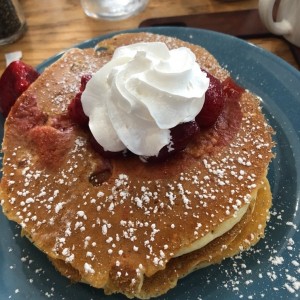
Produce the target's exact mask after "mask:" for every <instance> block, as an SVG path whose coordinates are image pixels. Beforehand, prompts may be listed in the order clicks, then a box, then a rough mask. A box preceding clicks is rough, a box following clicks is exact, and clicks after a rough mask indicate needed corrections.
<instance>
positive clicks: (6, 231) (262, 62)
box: [0, 27, 300, 300]
mask: <svg viewBox="0 0 300 300" xmlns="http://www.w3.org/2000/svg"><path fill="white" fill-rule="evenodd" d="M138 31H151V32H154V33H160V34H165V35H170V36H176V37H178V38H180V39H182V40H186V41H188V42H192V43H195V44H198V45H201V46H203V47H205V48H207V49H208V50H209V51H210V52H211V53H212V54H213V55H214V56H215V57H216V58H217V59H218V60H219V62H220V63H221V65H222V66H224V67H225V68H227V69H228V70H229V71H230V72H231V74H232V76H233V78H235V79H236V80H237V81H238V82H239V83H240V84H241V85H242V86H244V87H246V88H247V89H249V90H251V91H253V92H254V93H256V94H257V95H259V96H261V97H262V99H263V103H262V105H263V112H264V113H265V114H266V117H267V118H268V120H269V122H270V124H271V125H272V126H273V128H274V129H275V130H276V135H275V141H276V143H277V146H276V149H275V151H276V158H275V159H274V160H273V162H272V164H271V166H270V171H269V175H268V178H269V180H270V183H271V187H272V191H273V197H274V200H273V202H274V204H273V207H272V213H271V219H270V222H269V224H268V228H267V231H266V237H265V239H263V240H261V241H260V242H259V243H258V244H257V245H256V246H255V247H253V248H252V249H251V250H249V251H247V252H245V253H243V254H241V255H239V256H237V257H235V258H233V259H227V260H225V261H224V262H223V263H222V264H221V265H215V266H211V267H208V268H205V269H202V270H199V271H197V272H194V273H192V274H190V275H189V276H187V277H186V278H184V279H182V280H180V281H179V283H178V286H177V287H176V288H175V289H173V290H171V291H169V293H168V294H166V295H165V296H162V297H160V298H159V299H172V300H173V299H198V300H200V299H241V298H244V299H260V298H265V299H296V298H298V297H299V294H300V251H299V250H300V233H299V230H298V229H297V228H298V225H299V221H300V213H299V202H300V174H299V172H300V141H299V136H300V120H299V112H300V73H299V72H298V71H297V70H296V69H294V68H293V67H291V66H290V65H289V64H287V63H286V62H284V61H283V60H281V59H280V58H278V57H276V56H274V55H273V54H270V53H268V52H266V51H264V50H262V49H260V48H258V47H256V46H254V45H252V44H249V43H246V42H245V41H242V40H240V39H237V38H234V37H231V36H228V35H224V34H220V33H216V32H211V31H205V30H198V29H190V28H176V27H171V28H167V27H166V28H149V29H148V28H147V29H146V28H145V29H135V30H131V32H138ZM113 34H116V33H113ZM113 34H109V35H105V36H101V37H98V38H95V39H92V40H89V41H86V42H84V43H82V44H80V45H77V46H78V47H81V48H86V47H93V46H95V45H96V44H97V43H98V42H99V41H100V40H102V39H104V38H108V37H111V36H112V35H113ZM60 55H61V54H58V55H56V56H54V57H52V58H50V59H48V60H47V61H45V62H44V63H42V64H41V65H40V66H39V67H38V70H39V71H42V70H43V69H44V68H45V67H47V66H48V65H50V64H51V63H52V62H54V61H55V60H57V59H58V58H59V57H60ZM2 123H3V120H2ZM1 136H3V129H2V128H1ZM1 139H2V137H1ZM0 228H1V237H0V272H1V273H0V299H22V300H24V299H49V298H50V299H66V300H68V299H72V300H79V299H80V300H81V299H84V300H86V299H93V300H99V299H111V300H112V299H114V300H115V299H125V297H124V296H121V295H112V296H105V295H104V294H103V292H102V290H96V289H94V288H91V287H89V286H87V285H85V284H72V283H70V282H69V280H67V279H65V278H64V277H62V276H61V275H60V274H59V273H57V272H56V271H55V269H54V268H53V267H52V265H51V263H50V262H49V261H48V259H47V258H46V256H45V255H44V254H43V253H41V252H40V251H38V250H37V249H36V248H35V247H34V246H33V245H32V244H31V243H30V242H28V241H27V240H26V238H22V237H21V236H20V228H19V226H16V225H15V224H14V223H12V222H10V221H8V220H7V219H6V218H5V217H4V216H3V214H2V213H0Z"/></svg>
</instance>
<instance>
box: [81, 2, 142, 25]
mask: <svg viewBox="0 0 300 300" xmlns="http://www.w3.org/2000/svg"><path fill="white" fill-rule="evenodd" d="M147 4H148V0H81V5H82V8H83V10H84V12H85V14H86V15H88V16H89V17H92V18H95V19H107V20H121V19H126V18H128V17H130V16H133V15H135V14H137V13H139V12H140V11H142V10H143V9H144V8H145V7H146V5H147Z"/></svg>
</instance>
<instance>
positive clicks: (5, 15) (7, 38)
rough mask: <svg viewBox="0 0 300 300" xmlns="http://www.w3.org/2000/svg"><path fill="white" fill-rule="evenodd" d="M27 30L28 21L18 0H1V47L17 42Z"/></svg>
mask: <svg viewBox="0 0 300 300" xmlns="http://www.w3.org/2000/svg"><path fill="white" fill-rule="evenodd" d="M25 30H26V21H25V17H24V14H23V12H22V10H21V7H20V4H19V2H18V1H17V0H0V45H5V44H9V43H12V42H14V41H15V40H17V39H18V38H19V37H21V35H22V34H23V33H24V32H25Z"/></svg>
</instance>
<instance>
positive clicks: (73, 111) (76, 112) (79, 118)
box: [68, 75, 92, 127]
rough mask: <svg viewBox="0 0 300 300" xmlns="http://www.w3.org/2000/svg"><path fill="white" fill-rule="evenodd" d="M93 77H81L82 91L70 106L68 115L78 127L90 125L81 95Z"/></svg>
mask: <svg viewBox="0 0 300 300" xmlns="http://www.w3.org/2000/svg"><path fill="white" fill-rule="evenodd" d="M91 77H92V76H91V75H84V76H82V77H81V85H80V91H79V92H78V93H77V94H76V96H75V97H74V98H73V99H72V101H71V102H70V104H69V106H68V114H69V116H70V118H71V119H72V120H73V121H74V122H75V123H77V124H78V125H80V126H84V127H85V126H87V125H88V123H89V118H88V117H87V116H86V114H85V113H84V112H83V108H82V103H81V95H82V92H83V91H84V89H85V87H86V84H87V83H88V81H89V80H90V79H91Z"/></svg>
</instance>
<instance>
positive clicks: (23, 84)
mask: <svg viewBox="0 0 300 300" xmlns="http://www.w3.org/2000/svg"><path fill="white" fill-rule="evenodd" d="M38 77H39V73H38V72H37V71H36V70H35V69H33V68H32V67H31V66H28V65H27V64H25V63H23V62H22V61H20V60H17V61H14V62H12V63H10V64H9V66H8V67H7V68H6V69H5V71H4V72H3V74H2V76H1V78H0V112H1V113H2V115H3V116H4V117H7V115H8V113H9V111H10V109H11V107H12V106H13V105H14V103H15V102H16V100H17V99H18V98H19V96H21V94H22V93H23V92H24V91H26V90H27V88H28V87H29V86H30V85H31V83H32V82H34V81H35V80H36V79H37V78H38Z"/></svg>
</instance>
